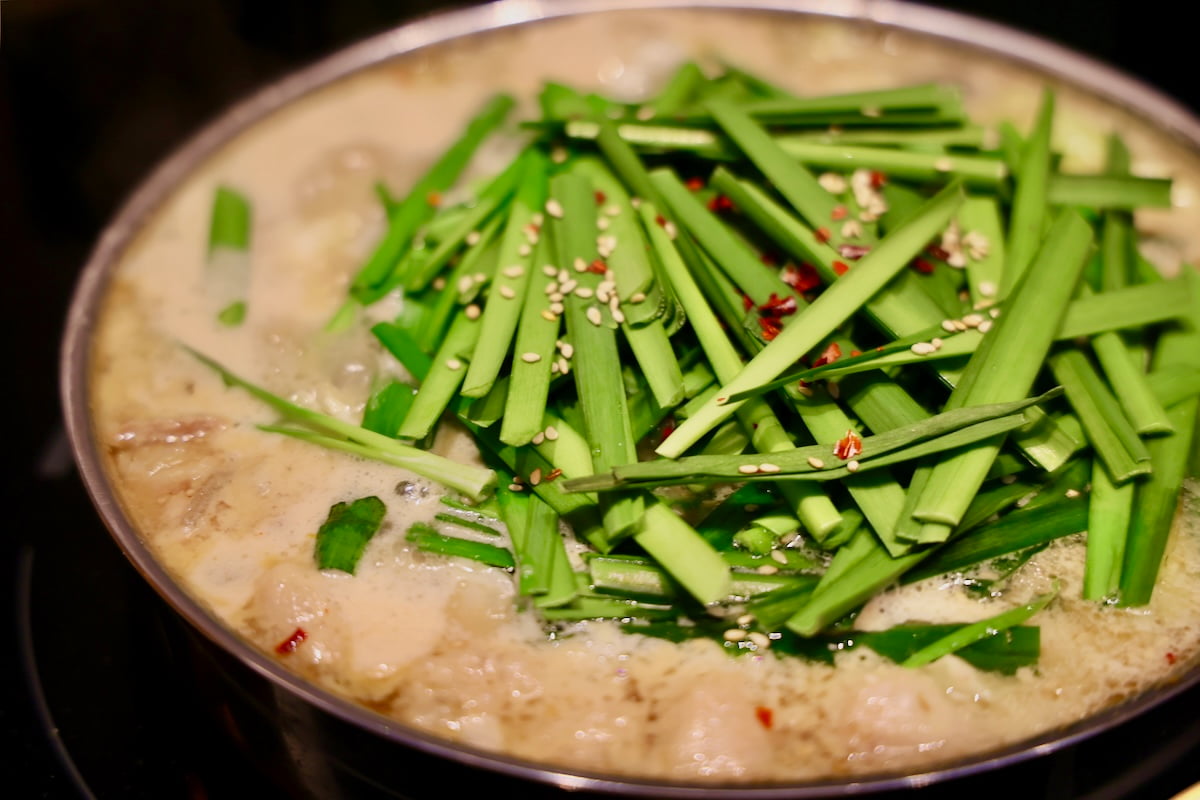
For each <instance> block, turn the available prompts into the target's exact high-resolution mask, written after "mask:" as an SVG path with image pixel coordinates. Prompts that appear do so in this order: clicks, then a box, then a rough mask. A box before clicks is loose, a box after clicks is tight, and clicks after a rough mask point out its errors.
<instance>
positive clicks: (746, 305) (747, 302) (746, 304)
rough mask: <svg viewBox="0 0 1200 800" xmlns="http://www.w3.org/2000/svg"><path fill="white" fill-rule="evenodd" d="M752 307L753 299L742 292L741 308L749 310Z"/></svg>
mask: <svg viewBox="0 0 1200 800" xmlns="http://www.w3.org/2000/svg"><path fill="white" fill-rule="evenodd" d="M752 308H754V301H753V300H751V299H750V295H748V294H746V293H745V292H742V310H744V311H749V310H750V309H752Z"/></svg>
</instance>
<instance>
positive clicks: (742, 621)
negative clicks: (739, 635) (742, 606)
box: [737, 614, 754, 625]
mask: <svg viewBox="0 0 1200 800" xmlns="http://www.w3.org/2000/svg"><path fill="white" fill-rule="evenodd" d="M752 622H754V615H753V614H742V615H741V616H740V617H738V618H737V624H738V625H749V624H750V623H752Z"/></svg>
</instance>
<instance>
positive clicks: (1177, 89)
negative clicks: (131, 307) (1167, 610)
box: [0, 0, 1200, 798]
mask: <svg viewBox="0 0 1200 800" xmlns="http://www.w3.org/2000/svg"><path fill="white" fill-rule="evenodd" d="M462 5H468V3H445V2H438V0H394V1H392V2H385V0H170V2H163V0H0V267H2V271H0V276H2V279H3V281H4V285H5V289H4V290H3V292H2V293H0V297H3V298H4V303H3V311H2V312H0V315H2V318H3V319H4V322H5V325H4V329H3V330H4V335H3V337H2V341H3V342H4V347H5V353H4V356H5V359H4V362H3V363H4V364H5V365H6V369H5V371H4V376H3V378H0V381H2V382H3V383H2V385H3V387H4V388H3V393H4V394H5V395H7V397H8V402H6V403H5V407H6V408H8V409H9V411H8V412H7V414H8V416H7V425H5V439H6V448H5V449H6V452H7V453H9V454H11V457H12V463H11V465H10V467H12V468H10V470H8V472H7V478H6V480H4V481H3V485H4V487H5V502H4V507H5V509H6V511H7V512H8V513H6V516H5V519H6V521H7V522H8V524H7V525H5V528H6V530H5V533H4V534H3V535H0V565H2V566H3V569H4V571H3V579H0V584H2V585H3V586H4V588H3V589H0V591H2V592H4V593H5V594H4V596H5V601H4V602H2V603H0V609H3V612H4V614H5V617H4V619H5V622H4V624H3V626H0V630H3V631H4V633H5V639H4V640H3V641H2V642H0V654H3V655H0V659H3V661H0V663H2V664H3V665H4V671H3V672H0V679H3V680H4V684H5V687H6V690H5V691H4V692H3V693H0V726H2V730H0V735H2V736H3V738H0V765H3V766H5V767H6V768H5V769H4V772H5V773H6V778H8V777H9V776H14V775H18V774H23V775H25V776H26V777H27V779H28V783H27V787H28V789H27V793H26V792H21V793H20V796H28V797H46V798H69V797H74V796H76V790H75V789H74V788H72V777H71V774H70V773H71V770H70V769H69V768H68V767H66V766H64V764H63V762H62V761H60V760H59V759H58V757H57V756H56V755H55V752H54V750H53V748H52V747H51V744H52V743H58V744H63V745H64V746H66V747H67V749H69V750H72V753H73V755H75V750H78V749H79V748H81V747H87V745H81V744H79V742H80V741H95V740H100V741H104V739H105V738H106V735H107V734H108V732H109V731H113V733H112V734H111V740H110V741H109V742H108V745H110V746H111V748H112V750H111V753H105V754H104V756H103V757H102V758H101V757H98V756H96V755H95V754H87V753H85V754H84V755H83V756H79V755H75V757H76V758H77V759H80V763H81V769H83V771H84V773H85V775H84V777H85V779H87V780H89V781H90V782H92V783H93V784H94V785H95V786H94V788H96V789H97V794H98V795H100V796H112V797H133V796H156V795H157V796H171V795H169V792H168V794H166V795H164V794H163V793H162V792H163V791H167V790H161V789H159V790H153V791H148V790H146V789H145V788H144V785H145V780H146V778H145V775H146V774H147V771H150V772H151V773H154V774H155V775H157V773H156V772H154V771H155V770H158V771H161V772H163V773H164V774H168V775H174V774H176V773H179V772H181V771H182V772H186V771H187V769H188V767H187V766H186V765H184V766H180V765H179V764H178V763H176V762H174V761H172V760H171V758H172V756H170V755H168V756H166V757H164V756H163V754H162V752H160V751H163V750H165V751H166V752H168V753H170V748H163V747H162V746H159V748H158V750H155V749H154V748H153V747H152V746H151V745H150V744H148V742H150V741H151V740H152V739H153V736H154V734H153V733H152V731H153V724H152V722H153V720H152V721H151V722H132V723H131V722H130V721H129V720H137V719H140V718H142V717H139V715H143V717H144V715H145V714H146V713H147V711H146V710H145V709H141V708H136V707H134V708H129V707H126V706H124V705H121V702H118V701H116V700H114V701H113V702H112V703H110V704H109V705H108V706H105V707H103V709H102V710H101V711H98V710H97V707H94V706H91V705H89V704H87V703H84V704H82V705H80V704H75V705H71V704H67V705H66V706H65V707H57V706H55V702H54V692H56V691H58V692H60V693H61V692H62V691H66V690H64V689H62V688H60V687H72V686H76V687H77V685H78V682H77V680H76V679H77V678H79V679H80V680H82V677H81V676H83V675H84V674H86V673H87V671H88V669H89V666H90V665H91V664H92V663H93V662H96V661H101V662H103V663H104V664H106V665H108V666H109V667H110V668H112V669H116V668H115V667H113V660H114V659H117V660H118V662H119V663H118V666H120V663H123V662H120V659H121V658H129V656H128V655H124V656H119V655H111V654H110V653H108V651H107V649H106V647H105V645H104V643H105V642H106V641H107V638H106V637H108V634H105V633H103V632H100V631H99V629H98V627H97V626H102V625H103V624H104V619H103V616H104V615H105V614H123V615H124V614H129V613H131V612H130V608H131V607H133V608H134V609H135V611H136V609H137V608H140V606H141V603H142V601H145V602H153V600H152V598H150V597H149V595H148V593H145V594H144V595H143V593H141V592H143V590H140V589H138V588H136V581H133V585H134V588H128V586H129V583H130V581H129V580H128V578H129V575H128V574H126V573H128V572H129V571H128V568H126V567H125V566H124V564H123V562H122V561H121V558H120V556H119V555H118V554H117V553H116V550H115V547H114V546H112V545H111V544H109V543H108V541H107V538H106V537H105V535H104V533H103V531H102V529H101V528H100V526H99V525H98V524H96V523H95V522H94V521H93V518H92V517H91V516H90V514H89V513H88V511H87V506H86V499H85V498H84V496H83V493H82V490H81V489H80V487H79V486H78V483H77V481H76V479H75V476H74V475H73V473H72V471H71V467H70V460H69V455H67V453H66V450H65V444H64V441H63V439H62V432H61V426H60V425H59V423H58V395H57V374H56V370H57V349H58V344H59V335H60V327H61V325H62V321H63V317H64V313H65V308H66V304H67V301H68V297H69V294H70V291H71V287H72V285H73V283H74V281H75V278H76V275H77V273H78V270H79V268H80V267H81V265H82V264H83V262H84V261H85V259H86V256H87V254H88V251H89V249H90V248H91V246H92V244H93V242H94V240H95V238H96V236H97V235H98V233H99V231H100V230H101V228H102V227H103V225H104V224H105V222H106V221H107V220H108V218H109V217H110V216H111V215H112V214H113V213H115V211H116V209H117V208H118V207H119V205H120V203H121V202H122V200H123V198H124V197H125V196H126V195H127V193H128V192H129V191H130V190H131V189H132V187H133V186H134V185H135V184H136V183H137V181H138V180H139V179H140V178H142V177H143V176H144V175H145V174H146V173H147V172H148V171H149V169H150V168H151V167H152V166H153V165H154V164H155V162H156V161H158V160H159V159H160V158H161V157H163V156H165V155H166V154H167V153H168V152H169V151H170V150H171V149H172V148H173V147H175V146H176V145H177V144H179V143H180V142H181V141H182V140H183V139H184V138H185V137H186V136H187V135H188V134H189V133H190V132H192V131H193V130H194V129H195V128H196V127H197V126H198V125H201V124H202V123H203V122H205V121H206V120H208V119H209V118H211V117H212V116H213V115H214V114H216V113H217V112H218V111H219V110H220V109H221V108H223V107H224V106H226V105H227V104H228V103H230V102H231V101H232V100H234V99H237V98H239V97H241V96H243V95H245V94H247V93H248V92H249V91H251V90H252V89H254V88H256V87H258V86H260V85H262V84H263V83H265V82H267V81H270V80H271V79H273V78H275V77H277V76H280V75H282V74H283V73H285V72H287V71H289V70H291V69H293V68H295V67H296V66H298V65H301V64H305V63H308V62H310V61H312V60H314V59H316V58H318V57H320V56H321V55H323V54H326V53H329V52H331V51H333V50H335V49H337V48H339V47H341V46H343V45H346V44H349V43H351V42H353V41H356V40H358V39H360V38H363V37H365V36H368V35H370V34H372V33H376V32H379V31H382V30H385V29H387V28H389V27H391V26H393V25H395V24H397V23H400V22H402V21H405V20H407V19H410V18H412V17H414V16H418V15H422V14H426V13H429V12H431V11H434V10H438V9H440V8H446V7H450V6H462ZM934 5H941V6H944V7H948V8H954V9H957V10H965V11H970V12H973V13H976V14H978V15H981V16H984V17H989V18H992V19H995V20H999V21H1003V22H1008V23H1010V24H1012V25H1014V26H1016V27H1020V28H1024V29H1026V30H1030V31H1032V32H1036V33H1040V34H1042V35H1044V36H1047V37H1049V38H1051V39H1055V40H1057V41H1059V42H1062V43H1064V44H1068V45H1071V46H1073V47H1075V48H1077V49H1080V50H1083V51H1085V52H1088V53H1090V54H1092V55H1094V56H1097V57H1099V58H1101V59H1103V60H1106V61H1109V62H1111V63H1113V64H1116V65H1118V66H1120V67H1122V68H1124V69H1125V70H1127V71H1129V72H1131V73H1133V74H1135V75H1137V76H1139V77H1141V78H1143V79H1144V80H1146V81H1147V82H1149V83H1151V84H1154V85H1156V86H1158V87H1159V88H1161V89H1163V90H1164V91H1166V92H1167V93H1169V94H1172V95H1174V96H1175V97H1177V98H1178V99H1179V100H1181V101H1182V102H1184V103H1185V104H1187V105H1188V106H1190V107H1191V108H1192V109H1193V110H1200V86H1198V85H1197V83H1196V81H1195V77H1196V70H1195V67H1194V54H1195V50H1196V47H1195V42H1194V36H1195V34H1194V32H1193V30H1192V29H1191V28H1190V26H1188V25H1187V24H1185V23H1184V22H1183V21H1182V20H1181V19H1180V18H1179V16H1178V14H1179V13H1180V11H1179V10H1177V7H1176V6H1175V5H1174V4H1171V5H1169V4H1168V3H1166V2H1161V1H1160V0H1143V2H1137V3H1134V2H1126V3H1118V2H1098V1H1097V0H1092V1H1091V2H1086V1H1084V0H1059V1H1058V2H1041V3H1012V2H1002V1H1000V0H981V1H979V2H946V3H936V4H934ZM14 404H15V408H14ZM14 412H15V413H14ZM68 550H69V551H70V552H71V553H73V554H74V555H75V557H74V559H60V558H59V555H58V554H60V553H63V552H66V551H68ZM35 554H36V555H37V558H36V564H37V567H36V569H35V568H34V563H35V559H34V555H35ZM113 571H116V572H118V573H120V574H121V576H122V579H123V582H122V583H121V584H120V586H121V587H124V588H114V586H113V584H112V583H111V582H110V576H111V575H112V573H113ZM35 576H43V577H44V576H49V578H50V579H49V581H47V580H41V579H40V578H39V579H35ZM39 580H40V581H41V582H40V583H39ZM130 593H132V595H131V596H130ZM106 603H107V604H106ZM85 606H86V607H90V608H91V616H89V615H88V614H86V613H84V612H83V611H82V610H80V611H79V612H78V613H77V612H76V611H74V610H73V608H74V607H79V608H80V609H82V608H83V607H85ZM96 615H100V617H101V619H100V620H99V621H97V620H96V619H95V616H96ZM30 626H32V631H33V633H32V634H31V633H30V630H31V628H30ZM14 631H15V633H16V637H15V638H14V637H13V635H12V633H13V632H14ZM31 636H32V637H33V638H34V639H37V640H38V644H39V645H40V649H39V652H40V653H42V654H43V655H42V658H43V659H47V657H46V656H45V655H44V654H45V653H47V652H50V653H53V654H54V655H53V657H51V658H50V659H49V660H50V661H52V662H53V663H52V664H47V663H45V661H39V666H38V668H37V669H38V672H37V674H36V675H35V677H36V678H37V682H36V683H33V684H31V683H30V682H29V679H30V675H29V674H28V669H27V668H23V666H22V663H21V661H22V658H24V657H25V656H26V655H27V652H26V651H27V650H28V645H29V643H30V641H31ZM39 637H40V638H39ZM97 642H99V644H97ZM135 660H136V659H135ZM26 666H27V665H26ZM153 666H154V665H153V663H149V664H147V663H143V662H141V661H138V662H137V663H136V664H135V665H134V667H131V668H130V670H126V671H129V672H130V675H129V676H128V677H127V678H125V680H126V682H127V683H128V682H134V681H143V680H146V681H153V680H156V679H161V676H156V675H154V674H152V673H153ZM121 669H122V670H124V668H123V667H122V668H121ZM118 671H121V670H118ZM143 673H145V674H143ZM121 674H122V675H124V674H125V671H121ZM39 684H40V685H41V686H42V687H43V688H44V689H46V691H47V692H48V693H49V694H50V700H51V706H52V707H51V708H50V711H51V712H53V713H54V714H55V719H56V722H57V723H59V724H62V725H63V731H64V733H63V735H62V736H60V737H58V738H57V739H54V738H51V737H49V736H48V734H47V733H46V731H45V730H44V728H45V727H46V725H47V723H46V720H45V718H44V717H39V716H38V707H37V703H36V702H35V700H36V696H37V692H35V691H33V688H31V687H36V686H37V685H39ZM124 688H126V689H128V688H129V687H128V686H124ZM176 689H178V687H172V686H168V687H167V690H168V691H174V690H176ZM80 691H83V690H80ZM89 691H90V690H89ZM96 691H97V692H105V691H107V690H106V689H104V688H98V689H97V690H96ZM98 702H99V701H98ZM114 703H115V706H114ZM100 713H103V714H105V715H111V716H108V717H107V718H106V719H103V720H101V719H96V718H95V717H96V716H97V715H98V714H100ZM153 713H155V714H161V713H163V712H162V711H161V709H155V710H154V712H153ZM80 730H81V731H83V733H71V731H80ZM119 730H123V731H125V733H124V734H119V733H118V732H117V731H119ZM130 731H131V732H130ZM72 735H74V736H76V737H78V738H77V739H71V738H70V737H71V736H72ZM122 736H124V738H122ZM88 737H91V738H90V739H89V738H88ZM185 744H186V743H185ZM143 747H148V748H149V749H148V750H146V751H142V750H141V748H143ZM73 748H74V749H73ZM142 752H146V753H149V755H147V757H146V760H147V761H152V762H153V763H143V759H142V756H141V755H140V753H142ZM164 758H165V763H164ZM100 762H108V763H106V766H105V767H103V768H104V769H107V770H108V773H107V774H106V775H105V777H103V778H94V777H92V773H89V772H88V770H89V769H91V770H96V769H102V767H98V766H96V764H98V763H100ZM125 762H128V763H125ZM114 764H115V766H114ZM114 770H115V772H116V777H112V773H113V771H114ZM97 774H98V773H97ZM1186 777H1187V775H1186V773H1184V774H1183V777H1177V778H1176V779H1175V784H1172V785H1176V784H1177V785H1182V784H1181V783H1180V781H1183V780H1185V779H1186ZM1192 777H1193V778H1195V779H1200V767H1196V768H1195V771H1194V775H1193V776H1192ZM139 780H141V781H143V783H142V784H138V783H137V782H138V781H139ZM163 780H165V781H166V782H165V783H161V786H170V787H171V789H170V790H169V791H178V792H179V794H178V795H177V796H180V797H183V796H191V797H201V796H206V792H205V790H204V789H203V788H197V784H196V781H194V780H192V779H191V778H189V779H188V780H185V781H183V782H172V781H170V780H166V779H163ZM10 786H11V784H10ZM135 786H142V787H143V788H140V789H139V788H135ZM242 788H247V787H245V786H243V787H242ZM210 790H211V787H210ZM1163 791H1165V789H1163V788H1162V787H1161V786H1160V787H1159V792H1160V794H1159V796H1164V795H1162V794H1161V792H1163ZM241 794H242V793H241V791H237V792H235V793H234V794H228V795H225V796H240V795H241ZM211 796H220V795H211ZM260 796H263V795H260ZM1146 796H1154V795H1153V794H1151V795H1146Z"/></svg>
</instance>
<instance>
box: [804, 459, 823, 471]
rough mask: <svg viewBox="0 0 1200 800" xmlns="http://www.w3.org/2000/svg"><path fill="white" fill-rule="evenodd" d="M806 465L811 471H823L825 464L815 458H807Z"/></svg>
mask: <svg viewBox="0 0 1200 800" xmlns="http://www.w3.org/2000/svg"><path fill="white" fill-rule="evenodd" d="M808 465H809V466H810V467H812V468H813V469H823V468H824V467H825V462H824V461H822V460H821V459H819V458H817V457H816V456H809V457H808Z"/></svg>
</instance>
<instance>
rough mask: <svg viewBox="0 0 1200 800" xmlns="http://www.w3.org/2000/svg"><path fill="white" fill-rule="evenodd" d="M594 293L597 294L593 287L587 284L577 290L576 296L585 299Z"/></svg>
mask: <svg viewBox="0 0 1200 800" xmlns="http://www.w3.org/2000/svg"><path fill="white" fill-rule="evenodd" d="M593 294H595V292H593V291H592V290H591V289H589V288H588V287H586V286H580V287H579V288H578V289H576V290H575V296H576V297H582V298H583V299H585V300H586V299H587V298H589V297H591V296H592V295H593Z"/></svg>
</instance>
